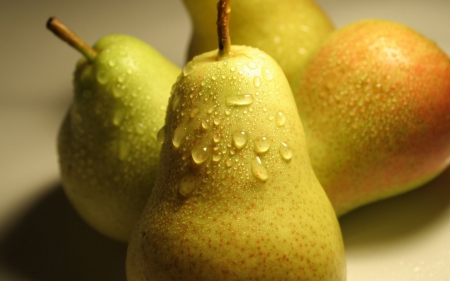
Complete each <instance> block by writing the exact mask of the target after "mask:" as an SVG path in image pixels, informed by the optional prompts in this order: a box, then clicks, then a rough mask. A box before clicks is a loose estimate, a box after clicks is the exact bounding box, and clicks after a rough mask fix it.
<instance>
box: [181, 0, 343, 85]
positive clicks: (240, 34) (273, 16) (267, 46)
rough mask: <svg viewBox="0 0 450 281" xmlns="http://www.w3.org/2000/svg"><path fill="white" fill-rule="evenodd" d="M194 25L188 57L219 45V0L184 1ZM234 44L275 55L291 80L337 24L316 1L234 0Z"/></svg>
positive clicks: (232, 31) (231, 24)
mask: <svg viewBox="0 0 450 281" xmlns="http://www.w3.org/2000/svg"><path fill="white" fill-rule="evenodd" d="M184 4H185V6H186V8H187V10H188V12H189V15H190V17H191V20H192V25H193V34H192V38H191V42H190V46H189V51H188V59H189V60H190V59H192V58H193V57H194V56H196V55H199V54H202V53H204V52H207V51H210V50H213V49H215V48H217V35H216V28H215V22H216V13H215V7H216V4H217V0H184ZM232 9H233V15H232V16H231V19H230V34H231V36H232V37H233V44H236V45H247V46H253V47H256V48H259V49H260V50H262V51H264V52H266V53H267V54H269V55H270V56H271V57H272V58H274V59H275V60H276V61H277V62H278V64H279V65H280V66H281V68H282V69H283V71H284V73H285V74H286V76H287V78H288V80H289V82H290V83H291V84H292V83H293V82H292V81H293V79H294V77H296V74H298V71H299V69H300V68H301V66H302V65H303V63H304V62H305V61H306V59H307V58H308V56H309V55H310V54H311V53H312V52H313V51H314V50H315V49H316V48H317V47H318V46H319V45H320V44H321V43H322V42H323V41H324V39H325V38H326V37H328V36H329V35H330V34H331V32H332V31H333V30H334V26H333V24H332V22H331V20H330V19H329V18H328V16H327V15H326V14H325V12H324V11H323V10H322V8H321V7H320V6H319V5H318V4H317V3H316V2H315V1H313V0H281V1H280V0H264V1H262V0H245V1H241V0H240V1H234V2H233V8H232Z"/></svg>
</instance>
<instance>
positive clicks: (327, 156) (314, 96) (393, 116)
mask: <svg viewBox="0 0 450 281" xmlns="http://www.w3.org/2000/svg"><path fill="white" fill-rule="evenodd" d="M299 77H300V79H299V85H298V89H297V90H296V91H295V92H294V95H295V99H296V103H297V106H298V109H299V113H300V116H301V118H302V120H303V123H304V126H305V133H306V140H307V143H308V148H309V152H310V157H311V162H312V165H313V168H314V170H315V172H316V175H317V177H318V178H319V180H320V182H321V183H322V185H323V187H324V188H325V190H326V192H327V194H328V196H329V198H330V200H331V202H332V204H333V206H334V208H335V209H336V212H337V214H338V215H343V214H345V213H347V212H349V211H351V210H353V209H355V208H357V207H359V206H362V205H365V204H368V203H370V202H374V201H377V200H381V199H383V198H386V197H390V196H394V195H397V194H400V193H403V192H406V191H408V190H411V189H413V188H416V187H418V186H420V185H422V184H424V183H425V182H427V181H429V180H430V179H432V178H433V177H435V176H436V175H438V174H439V173H440V172H441V171H443V170H444V169H445V167H446V166H447V165H448V164H449V161H450V130H449V128H450V60H449V58H448V57H447V55H446V54H445V53H444V52H443V51H442V50H440V49H439V47H438V46H437V45H436V44H435V43H434V42H431V41H430V40H428V39H427V38H425V37H424V36H422V35H420V34H418V33H417V32H415V31H413V30H412V29H410V28H409V27H406V26H404V25H401V24H398V23H393V22H389V21H385V20H377V19H373V20H363V21H358V22H355V23H353V24H350V25H348V26H345V27H343V28H342V29H340V30H338V31H336V32H335V33H334V34H333V35H332V36H331V37H330V38H329V39H328V40H327V42H326V43H324V45H323V46H322V47H321V48H320V50H319V51H317V53H316V54H315V55H314V56H313V57H312V59H311V60H309V62H308V63H307V65H306V66H305V68H304V70H303V71H302V72H301V75H300V76H299Z"/></svg>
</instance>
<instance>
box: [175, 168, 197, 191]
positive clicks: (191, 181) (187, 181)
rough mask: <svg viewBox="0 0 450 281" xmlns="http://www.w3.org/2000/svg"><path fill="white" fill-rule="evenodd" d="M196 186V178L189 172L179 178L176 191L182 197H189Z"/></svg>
mask: <svg viewBox="0 0 450 281" xmlns="http://www.w3.org/2000/svg"><path fill="white" fill-rule="evenodd" d="M196 186H197V178H196V177H195V176H194V175H193V174H190V173H189V174H187V175H185V176H184V177H183V178H182V179H181V181H180V186H179V188H178V192H179V193H180V195H181V196H183V197H189V196H191V195H192V193H193V192H194V190H195V187H196Z"/></svg>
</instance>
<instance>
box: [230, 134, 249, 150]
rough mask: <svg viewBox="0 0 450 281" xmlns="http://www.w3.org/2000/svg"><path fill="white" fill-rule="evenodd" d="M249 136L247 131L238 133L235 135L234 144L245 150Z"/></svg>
mask: <svg viewBox="0 0 450 281" xmlns="http://www.w3.org/2000/svg"><path fill="white" fill-rule="evenodd" d="M247 140H248V136H247V133H246V132H245V131H237V132H235V133H234V134H233V144H234V146H235V147H236V148H237V149H241V148H243V147H244V146H245V145H246V144H247Z"/></svg>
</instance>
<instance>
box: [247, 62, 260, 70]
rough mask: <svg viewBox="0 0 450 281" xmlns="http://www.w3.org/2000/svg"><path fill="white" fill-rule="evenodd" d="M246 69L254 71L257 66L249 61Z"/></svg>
mask: <svg viewBox="0 0 450 281" xmlns="http://www.w3.org/2000/svg"><path fill="white" fill-rule="evenodd" d="M248 67H249V68H250V69H256V68H257V67H258V65H257V64H256V63H255V62H253V61H251V62H249V63H248Z"/></svg>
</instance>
